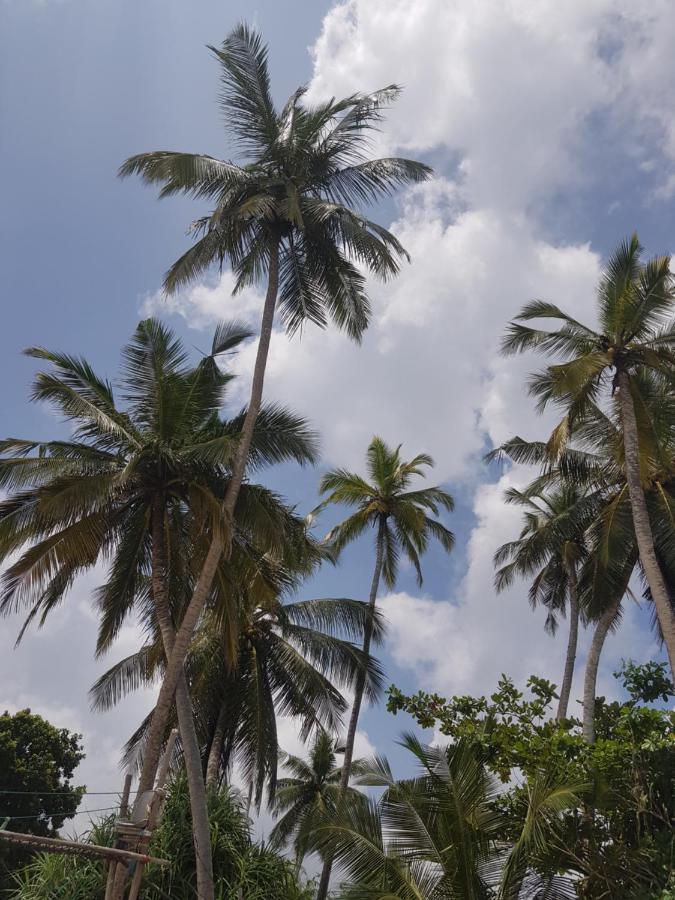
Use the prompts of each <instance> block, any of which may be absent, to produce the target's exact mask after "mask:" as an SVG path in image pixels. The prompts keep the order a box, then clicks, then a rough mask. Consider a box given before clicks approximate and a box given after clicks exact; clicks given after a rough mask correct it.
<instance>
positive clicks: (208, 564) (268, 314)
mask: <svg viewBox="0 0 675 900" xmlns="http://www.w3.org/2000/svg"><path fill="white" fill-rule="evenodd" d="M278 293H279V237H278V236H277V237H274V238H273V239H272V240H271V242H270V265H269V273H268V284H267V294H266V296H265V305H264V307H263V315H262V322H261V326H260V340H259V343H258V352H257V355H256V360H255V368H254V370H253V381H252V384H251V397H250V401H249V405H248V410H247V412H246V416H245V418H244V424H243V426H242V429H241V436H240V438H239V443H238V446H237V452H236V453H235V457H234V461H233V464H232V474H231V477H230V481H229V484H228V487H227V493H226V494H225V499H224V500H223V514H224V518H225V529H226V531H227V532H229V533H231V530H232V527H233V526H232V521H233V518H234V508H235V506H236V503H237V499H238V497H239V490H240V488H241V484H242V481H243V479H244V474H245V471H246V461H247V459H248V452H249V449H250V446H251V439H252V437H253V428H254V426H255V421H256V419H257V417H258V413H259V411H260V405H261V403H262V391H263V383H264V380H265V367H266V365H267V355H268V353H269V347H270V340H271V337H272V325H273V323H274V310H275V307H276V302H277V295H278ZM223 553H224V554H225V556H226V558H228V557H229V553H230V545H229V536H228V537H226V536H224V535H214V536H213V538H212V541H211V546H210V547H209V551H208V553H207V555H206V559H205V560H204V564H203V566H202V570H201V572H200V573H199V578H198V579H197V584H196V585H195V589H194V592H193V594H192V599H191V600H190V603H189V605H188V608H187V610H186V611H185V615H184V616H183V621H182V622H181V624H180V627H179V629H178V631H177V633H176V640H175V642H174V646H173V650H172V651H171V655H170V656H169V659H168V661H167V666H166V672H165V674H164V679H163V681H162V686H161V688H160V691H159V696H158V697H157V703H156V704H155V709H154V712H153V715H152V721H151V722H150V728H149V731H148V738H147V742H146V750H145V756H144V758H143V768H142V770H141V775H140V779H139V785H138V789H139V794H138V796H139V797H140V796H141V794H140V792H141V791H144V790H149V789H150V788H151V787H152V784H153V781H154V778H155V773H156V771H157V766H158V764H159V757H160V754H161V750H162V737H163V735H164V732H165V730H166V725H167V722H168V721H169V716H170V714H171V707H172V705H173V698H174V694H175V692H176V686H177V684H178V680H179V678H180V674H181V672H182V671H183V663H184V662H185V657H186V656H187V652H188V649H189V647H190V643H191V641H192V635H193V632H194V630H195V627H196V625H197V622H198V620H199V617H200V615H201V613H202V610H203V609H204V604H205V603H206V599H207V597H208V595H209V591H210V590H211V585H212V584H213V579H214V577H215V574H216V570H217V568H218V564H219V562H220V558H221V556H222V555H223Z"/></svg>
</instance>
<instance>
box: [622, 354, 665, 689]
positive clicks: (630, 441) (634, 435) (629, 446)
mask: <svg viewBox="0 0 675 900" xmlns="http://www.w3.org/2000/svg"><path fill="white" fill-rule="evenodd" d="M618 381H619V404H620V409H621V424H622V427H623V445H624V454H625V458H626V481H627V482H628V495H629V497H630V505H631V511H632V513H633V527H634V528H635V539H636V541H637V545H638V551H639V554H640V562H641V563H642V568H643V570H644V573H645V577H646V579H647V584H648V585H649V590H650V592H651V595H652V599H653V600H654V605H655V607H656V615H657V617H658V620H659V625H660V626H661V632H662V634H663V641H664V643H665V645H666V650H667V652H668V660H669V662H670V671H671V673H672V674H673V676H675V613H674V612H673V608H672V605H671V602H670V594H669V593H668V588H667V586H666V582H665V579H664V577H663V572H662V571H661V567H660V565H659V562H658V560H657V558H656V553H655V551H654V537H653V535H652V527H651V523H650V521H649V512H648V510H647V501H646V500H645V495H644V491H643V489H642V481H641V479H640V445H639V441H638V429H637V421H636V418H635V406H634V405H633V398H632V396H631V391H630V379H629V377H628V373H627V372H625V371H623V370H622V371H620V372H619V377H618Z"/></svg>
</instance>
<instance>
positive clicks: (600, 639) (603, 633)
mask: <svg viewBox="0 0 675 900" xmlns="http://www.w3.org/2000/svg"><path fill="white" fill-rule="evenodd" d="M621 600H622V595H621V594H619V595H618V600H616V601H615V602H614V603H612V604H611V605H610V606H608V607H607V609H606V610H605V611H604V612H603V614H602V615H601V616H600V618H599V619H598V622H597V624H596V626H595V631H594V632H593V638H592V640H591V646H590V647H589V648H588V656H587V658H586V672H585V674H584V714H583V723H582V734H583V736H584V740H586V741H587V742H588V743H589V744H592V743H593V741H594V740H595V691H596V685H597V681H598V666H599V664H600V654H601V653H602V648H603V646H604V644H605V638H606V637H607V634H608V632H609V629H610V628H611V626H612V622H613V621H614V619H615V618H616V614H617V612H618V609H619V606H620V605H621Z"/></svg>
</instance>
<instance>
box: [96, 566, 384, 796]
mask: <svg viewBox="0 0 675 900" xmlns="http://www.w3.org/2000/svg"><path fill="white" fill-rule="evenodd" d="M233 560H234V557H233ZM261 563H262V564H263V565H264V560H261ZM229 568H230V564H228V565H227V566H223V573H222V574H223V576H224V575H225V573H226V572H227V571H228V570H229ZM275 574H276V573H275ZM275 574H273V575H272V576H271V577H270V576H269V574H268V573H267V572H265V573H264V576H263V577H262V578H261V579H260V580H259V581H260V582H264V584H261V583H258V584H257V585H256V586H255V587H254V589H253V590H251V592H250V593H249V594H248V596H247V598H246V600H245V602H244V604H243V605H244V610H242V613H241V629H240V633H239V639H238V644H237V655H236V659H234V660H233V661H231V660H230V659H229V651H228V650H227V646H226V645H227V643H228V636H227V634H225V633H224V631H223V629H228V630H229V624H228V623H225V622H224V621H223V604H222V603H219V602H218V598H217V597H216V598H215V600H214V603H213V608H212V609H210V610H209V612H208V613H207V614H206V615H205V617H204V618H203V620H202V622H201V623H200V626H199V628H198V629H197V632H196V634H195V637H194V641H193V643H192V645H191V647H190V653H189V655H188V658H187V660H186V673H187V677H188V681H189V684H190V688H191V695H192V698H193V702H194V706H195V716H196V720H197V725H198V732H199V738H200V744H201V746H203V747H204V748H205V755H204V759H203V764H204V766H205V767H208V768H212V767H214V766H215V768H214V773H213V774H214V777H213V785H214V787H216V786H217V784H218V783H219V782H220V781H221V780H222V778H223V777H224V776H225V774H226V773H227V772H228V771H230V770H231V769H232V768H233V767H234V766H236V768H237V771H238V773H239V774H240V775H241V776H242V777H243V778H244V780H245V781H246V782H247V783H249V784H251V785H252V786H253V791H254V797H255V802H256V804H257V805H258V806H260V803H261V800H262V794H263V788H264V787H265V785H266V786H267V796H268V801H269V802H270V803H272V802H273V801H274V798H275V793H276V788H277V763H278V759H279V753H280V750H279V745H278V741H277V718H278V717H279V716H290V717H293V718H295V719H297V720H298V724H299V728H300V735H301V737H302V738H303V739H306V738H308V737H309V735H310V734H311V733H312V732H313V731H317V732H323V730H324V728H329V729H331V730H336V729H338V728H339V727H340V726H341V723H342V715H343V713H344V712H345V710H346V708H347V705H346V702H345V700H344V698H343V696H342V694H341V693H340V691H339V688H341V687H343V688H350V687H352V686H353V684H354V681H355V678H356V675H357V673H358V672H360V671H361V670H362V669H363V668H365V671H366V684H367V691H368V694H369V696H372V697H374V696H376V695H377V694H378V693H379V691H380V689H381V682H382V672H381V670H380V667H379V665H378V663H377V662H376V660H374V659H373V658H368V659H366V658H365V657H364V656H363V653H362V651H361V650H360V648H359V647H358V646H357V645H356V644H355V643H354V642H353V640H354V639H357V640H358V639H360V638H361V637H362V635H363V629H364V627H365V624H366V618H368V619H369V612H368V608H367V605H366V604H365V603H362V602H360V601H356V600H349V599H344V598H337V599H320V600H300V601H293V602H282V598H281V596H280V595H279V593H278V591H279V583H278V582H277V581H276V578H275ZM237 575H238V576H240V575H241V572H237ZM217 580H218V582H222V580H223V579H222V578H221V573H219V576H218V579H217ZM145 625H146V631H147V632H148V633H152V622H147V623H145ZM375 629H376V630H375V637H376V640H377V641H378V642H379V641H380V640H381V639H382V636H383V628H382V624H381V622H380V621H379V619H378V620H377V621H376V625H375ZM158 643H159V636H158V635H156V633H155V634H153V636H152V639H151V640H148V641H147V642H146V643H145V645H144V646H143V647H142V648H141V649H140V650H138V651H137V652H135V653H134V654H132V655H130V656H129V657H127V658H125V659H123V660H120V661H119V662H118V663H116V664H115V665H114V666H112V667H111V668H110V669H109V670H108V671H107V672H106V673H104V674H103V675H102V676H101V678H100V679H99V680H98V681H97V682H96V684H95V685H94V686H93V687H92V691H91V695H92V699H93V702H94V705H95V707H96V708H99V709H109V708H110V707H111V706H113V705H115V704H116V703H117V702H119V700H120V698H121V697H123V696H124V695H125V694H126V693H128V692H129V691H132V690H136V689H138V688H139V687H141V686H143V685H152V684H154V683H155V682H156V681H157V678H158V677H161V675H162V672H163V669H164V668H165V665H166V659H165V657H164V656H163V654H162V653H161V652H158ZM149 720H150V717H148V718H147V719H146V720H145V721H144V722H143V723H142V724H141V726H140V727H139V728H138V729H137V730H136V732H135V733H134V734H133V735H132V736H131V738H130V739H129V741H128V743H127V746H126V754H125V762H128V763H131V762H133V761H134V760H137V759H138V756H139V752H142V751H143V747H144V743H145V741H146V739H147V733H148V727H149ZM172 725H173V721H172V720H170V721H169V725H168V729H170V728H171V727H172ZM167 735H168V732H167Z"/></svg>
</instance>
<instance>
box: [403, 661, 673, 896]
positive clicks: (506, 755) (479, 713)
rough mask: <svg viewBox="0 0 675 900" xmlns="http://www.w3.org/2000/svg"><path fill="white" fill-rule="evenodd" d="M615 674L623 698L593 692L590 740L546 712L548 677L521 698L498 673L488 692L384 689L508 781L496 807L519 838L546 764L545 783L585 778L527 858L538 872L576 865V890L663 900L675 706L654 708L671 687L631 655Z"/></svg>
mask: <svg viewBox="0 0 675 900" xmlns="http://www.w3.org/2000/svg"><path fill="white" fill-rule="evenodd" d="M616 677H617V678H619V679H620V680H621V681H622V683H623V687H624V688H625V689H626V690H627V691H628V696H629V699H628V700H626V701H624V702H616V701H614V702H612V703H608V702H606V701H605V700H604V698H602V697H600V698H598V700H597V704H598V712H597V734H596V738H595V741H594V743H592V744H590V743H589V742H588V741H587V740H585V738H584V735H583V732H582V728H581V722H580V721H579V720H578V719H576V718H567V719H563V720H560V719H557V718H555V717H552V716H551V705H552V702H553V700H554V699H555V697H556V693H555V685H552V684H550V683H549V682H547V681H545V680H543V679H540V678H536V677H532V678H530V680H529V682H528V687H529V696H528V697H524V695H523V694H522V693H521V692H520V691H518V690H517V689H516V687H515V686H514V684H513V682H512V681H511V680H510V679H508V678H507V677H506V676H502V679H501V680H500V682H499V685H498V688H497V690H496V691H495V693H494V694H492V695H491V696H490V697H470V696H467V697H453V698H452V699H451V700H450V701H446V700H445V699H444V698H443V697H439V696H437V695H433V694H426V693H423V692H420V693H417V694H415V695H412V696H407V695H405V694H403V693H402V692H401V691H399V690H398V689H396V688H390V690H389V704H388V706H389V709H390V710H391V711H392V712H394V713H396V712H399V711H405V712H408V713H410V714H411V715H412V716H413V717H414V719H415V720H416V721H417V722H418V724H420V725H421V726H422V727H423V728H432V727H434V728H438V730H439V731H440V732H441V733H442V734H444V735H447V736H448V737H449V738H450V739H451V740H452V741H453V742H459V743H460V744H461V743H464V742H470V744H471V746H472V747H473V748H474V749H475V751H476V752H477V754H478V758H479V759H480V760H481V762H482V763H483V764H484V765H485V767H486V768H487V770H488V771H489V772H491V773H493V774H494V775H495V776H497V777H498V778H499V779H500V781H501V782H502V783H503V784H504V785H505V788H504V789H503V790H502V791H501V792H500V794H499V797H498V802H497V803H496V807H497V809H498V810H499V811H500V813H506V814H508V816H509V820H510V824H509V825H508V827H505V828H504V831H503V833H504V834H511V835H512V836H515V835H517V834H518V829H519V828H521V827H522V826H523V824H524V823H525V822H526V816H527V814H526V813H525V812H524V808H523V807H522V801H523V798H524V796H526V795H527V794H528V793H531V791H532V785H533V784H535V783H536V782H537V779H538V778H539V776H540V773H541V772H542V769H544V770H545V772H546V773H547V778H548V779H549V780H550V783H552V784H557V785H567V786H569V785H577V786H578V785H583V786H584V788H583V792H582V793H581V794H580V796H579V797H578V798H577V799H576V800H574V801H572V802H571V803H570V804H569V805H568V806H567V807H566V809H565V810H564V812H562V814H561V816H560V820H559V822H558V829H559V830H558V831H557V833H556V834H552V835H549V836H547V837H546V844H547V848H546V854H545V855H544V856H543V857H541V858H540V859H537V858H536V856H535V857H530V865H531V866H533V868H534V869H535V870H536V871H537V872H538V874H539V875H542V876H544V875H546V874H547V872H549V871H551V870H553V871H564V872H568V873H573V875H574V883H575V890H576V892H577V893H576V896H579V897H589V898H590V897H603V896H608V897H609V896H611V897H618V898H629V897H660V896H661V893H660V891H661V890H665V889H666V888H667V886H668V884H669V883H670V879H672V877H673V873H674V871H675V869H674V867H675V837H674V835H675V754H674V753H673V750H674V749H675V712H674V711H673V710H672V709H663V708H655V707H653V706H652V705H650V704H652V703H653V702H654V701H656V700H659V701H662V702H667V701H668V700H669V699H670V698H672V697H673V696H675V687H674V686H673V683H672V682H671V681H670V679H669V678H668V677H667V674H666V667H665V665H664V664H658V663H648V664H647V665H644V666H637V665H635V664H634V663H632V662H630V661H629V662H627V663H624V665H623V667H622V669H621V670H620V671H619V672H617V673H616ZM520 773H522V775H521V774H520ZM522 776H524V777H525V779H526V782H525V783H524V784H521V783H520V782H521V778H522ZM581 799H583V803H581V802H580V800H581ZM524 817H525V818H524ZM540 849H541V847H540ZM460 896H470V895H469V894H465V895H462V894H460ZM572 896H575V895H574V894H573V895H572Z"/></svg>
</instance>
